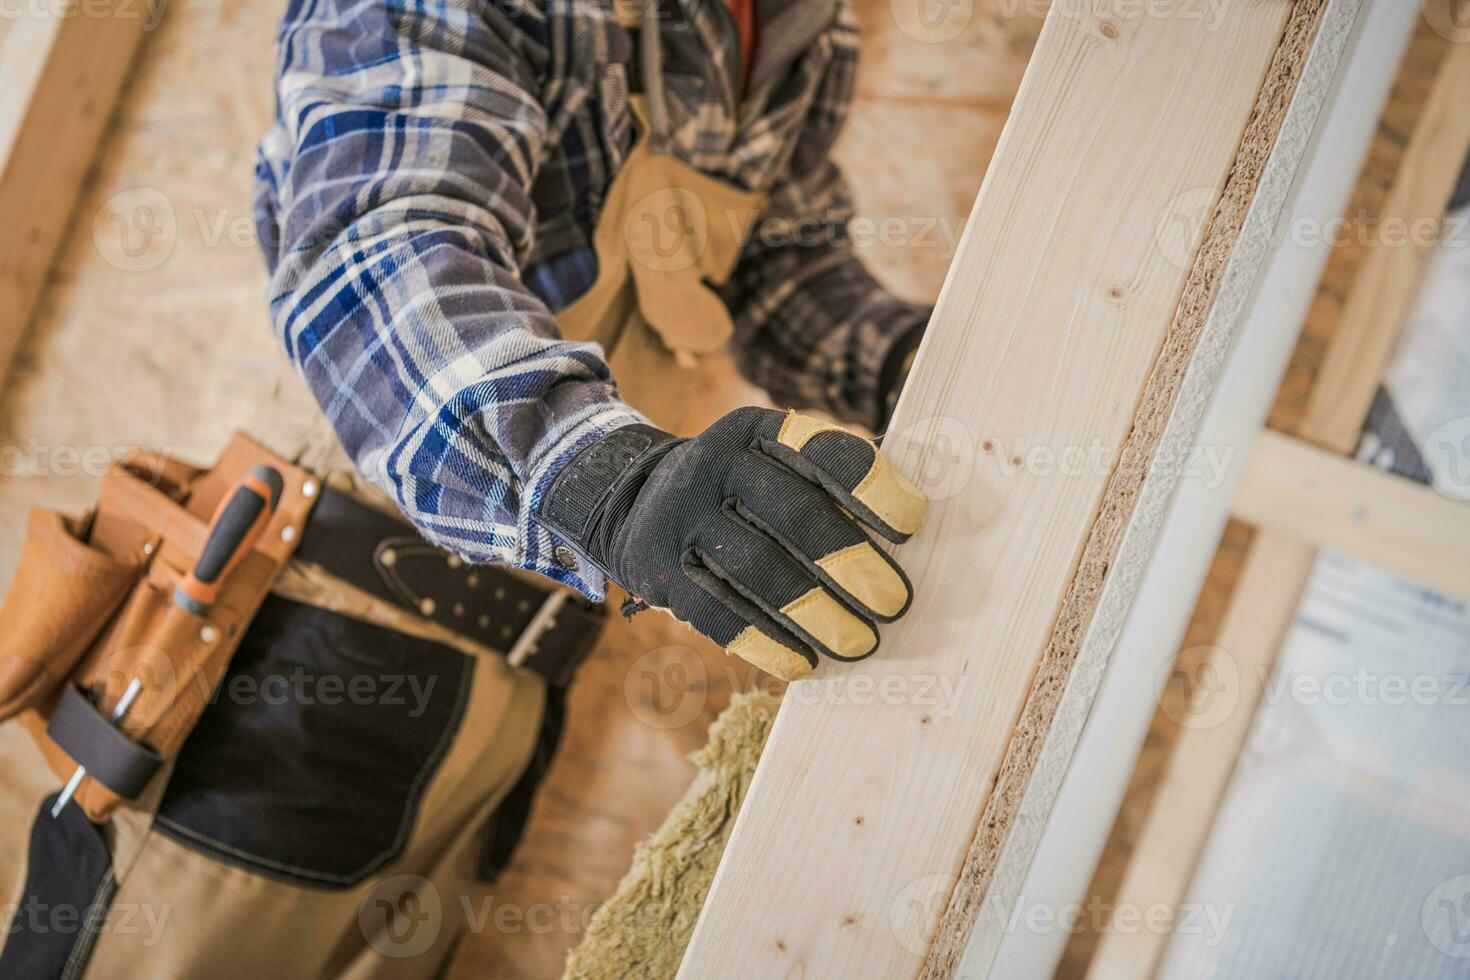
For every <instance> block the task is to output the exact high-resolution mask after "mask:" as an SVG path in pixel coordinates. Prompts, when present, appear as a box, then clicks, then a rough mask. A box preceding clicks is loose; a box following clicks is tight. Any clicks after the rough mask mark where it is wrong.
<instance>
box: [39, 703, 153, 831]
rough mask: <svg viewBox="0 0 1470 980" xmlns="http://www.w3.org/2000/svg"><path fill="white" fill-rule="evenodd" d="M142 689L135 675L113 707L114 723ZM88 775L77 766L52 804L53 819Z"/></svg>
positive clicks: (129, 706)
mask: <svg viewBox="0 0 1470 980" xmlns="http://www.w3.org/2000/svg"><path fill="white" fill-rule="evenodd" d="M142 690H143V681H142V680H140V679H139V678H137V677H134V678H133V682H132V683H131V684H129V685H128V689H127V690H126V691H124V692H123V696H122V697H120V698H118V700H117V706H116V707H115V708H113V709H112V714H111V716H110V717H111V719H112V723H113V725H117V724H118V723H119V722H121V721H122V720H123V717H124V716H125V715H127V713H128V709H129V708H131V707H132V706H133V702H134V701H136V700H138V692H140V691H142ZM86 776H87V767H86V766H77V768H76V770H75V771H74V772H73V773H72V774H71V778H70V779H68V780H67V781H66V785H65V786H63V787H62V788H61V794H60V795H59V796H57V797H56V802H55V803H53V804H51V816H52V818H53V819H54V818H56V817H58V816H60V815H61V811H62V810H64V809H66V805H67V804H68V803H70V802H71V798H72V797H73V796H74V795H76V791H77V787H78V786H80V785H82V780H83V779H85V778H86Z"/></svg>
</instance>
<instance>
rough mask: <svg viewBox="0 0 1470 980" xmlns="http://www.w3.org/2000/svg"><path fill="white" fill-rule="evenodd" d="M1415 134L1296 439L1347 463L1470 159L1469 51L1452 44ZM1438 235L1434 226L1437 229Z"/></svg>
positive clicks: (1385, 203) (1373, 230)
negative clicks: (1431, 230) (1429, 228)
mask: <svg viewBox="0 0 1470 980" xmlns="http://www.w3.org/2000/svg"><path fill="white" fill-rule="evenodd" d="M1449 48H1450V49H1449V51H1448V53H1446V55H1445V58H1444V61H1443V62H1442V64H1441V66H1440V70H1439V75H1438V77H1437V78H1436V80H1435V83H1434V88H1433V89H1432V90H1431V91H1430V94H1429V100H1428V102H1427V103H1426V104H1425V106H1424V112H1423V114H1422V115H1421V116H1420V118H1419V122H1418V124H1417V126H1416V127H1415V129H1414V134H1413V136H1412V137H1411V139H1410V142H1409V146H1408V149H1407V150H1406V151H1405V153H1404V159H1403V163H1402V164H1401V165H1400V167H1399V171H1398V173H1397V175H1396V176H1395V178H1394V183H1393V189H1392V190H1390V191H1389V195H1388V198H1387V200H1386V201H1385V202H1384V207H1383V213H1382V215H1381V220H1380V222H1379V223H1378V225H1377V227H1376V228H1373V229H1370V232H1371V233H1372V234H1374V235H1375V236H1378V237H1376V238H1375V239H1374V240H1373V241H1371V242H1370V243H1369V245H1368V250H1367V256H1366V257H1365V258H1364V260H1363V263H1362V267H1361V268H1360V269H1359V271H1358V274H1357V276H1356V278H1355V279H1354V281H1353V284H1352V287H1351V289H1352V292H1351V293H1350V294H1349V296H1348V299H1347V304H1346V306H1345V308H1344V310H1343V315H1342V319H1341V320H1340V321H1339V322H1338V324H1337V328H1336V330H1335V331H1334V332H1333V335H1332V340H1331V344H1330V346H1329V347H1328V350H1327V354H1326V356H1325V358H1324V359H1323V361H1322V366H1321V369H1320V372H1319V374H1318V376H1317V383H1316V384H1315V385H1314V386H1313V388H1312V395H1311V398H1310V400H1309V401H1308V403H1307V409H1306V413H1305V414H1304V416H1303V418H1302V420H1301V423H1300V426H1299V428H1298V430H1297V431H1298V432H1299V433H1300V435H1301V436H1302V437H1303V438H1305V439H1310V440H1311V441H1312V442H1315V443H1317V444H1318V445H1319V446H1323V447H1324V448H1327V449H1331V450H1334V451H1335V452H1339V453H1350V452H1352V451H1353V448H1354V447H1355V446H1356V445H1357V443H1358V435H1359V433H1360V432H1361V431H1362V428H1363V419H1364V417H1366V416H1367V414H1368V407H1369V405H1370V404H1372V401H1373V393H1374V392H1375V391H1376V390H1377V388H1378V382H1379V380H1380V379H1381V378H1382V377H1383V374H1384V372H1385V371H1386V370H1387V369H1388V360H1389V357H1390V356H1391V355H1392V354H1393V348H1394V343H1395V342H1396V341H1397V339H1398V335H1399V330H1400V329H1401V328H1402V326H1403V323H1404V319H1405V318H1406V317H1407V316H1408V313H1409V307H1410V305H1411V304H1412V303H1413V301H1414V296H1415V294H1416V293H1417V292H1418V289H1419V280H1420V276H1421V274H1422V272H1423V270H1424V260H1425V258H1426V256H1427V255H1428V254H1429V250H1430V248H1431V247H1432V246H1433V242H1434V238H1436V237H1437V235H1430V234H1426V219H1427V220H1428V221H1429V222H1438V221H1439V220H1440V219H1441V218H1442V217H1443V216H1444V211H1445V205H1446V204H1447V203H1448V201H1449V199H1450V194H1451V192H1452V191H1453V189H1454V186H1455V181H1456V179H1457V178H1458V177H1459V175H1460V170H1461V168H1462V167H1463V166H1464V164H1465V159H1466V156H1467V154H1470V112H1467V111H1466V108H1465V94H1466V93H1467V92H1470V44H1463V43H1462V44H1451V45H1450V46H1449ZM1435 227H1436V228H1437V227H1438V226H1437V225H1435Z"/></svg>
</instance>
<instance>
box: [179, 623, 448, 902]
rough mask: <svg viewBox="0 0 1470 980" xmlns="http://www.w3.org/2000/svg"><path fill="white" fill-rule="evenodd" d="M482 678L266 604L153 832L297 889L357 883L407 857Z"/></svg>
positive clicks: (373, 629) (418, 646)
mask: <svg viewBox="0 0 1470 980" xmlns="http://www.w3.org/2000/svg"><path fill="white" fill-rule="evenodd" d="M474 666H475V665H474V661H473V660H472V659H471V658H469V657H467V656H465V655H463V654H461V653H459V652H457V651H455V650H451V649H449V648H447V647H442V646H439V645H438V644H435V643H431V642H428V641H425V640H420V639H416V638H412V637H407V636H403V635H402V634H399V633H395V632H392V631H391V630H386V629H382V628H380V627H377V626H373V625H370V624H368V623H363V622H359V621H357V620H353V619H347V618H345V617H342V616H338V615H336V614H334V613H330V612H327V611H325V610H322V609H318V608H316V607H314V606H308V605H303V604H301V603H296V602H291V601H290V600H287V599H282V598H279V597H276V596H271V597H270V598H268V599H267V600H266V602H265V604H264V605H263V606H262V607H261V610H260V612H259V613H258V614H257V616H256V618H255V620H254V621H253V622H252V624H251V626H250V629H249V631H248V632H247V633H246V635H245V637H244V638H243V640H242V641H241V644H240V647H239V649H238V650H237V651H236V653H235V656H234V659H233V661H232V662H231V664H230V668H229V671H228V672H227V673H226V675H225V677H224V679H223V680H222V681H221V683H220V684H219V686H218V688H217V689H216V690H215V692H214V694H213V697H212V700H211V703H210V704H209V705H208V707H206V708H205V710H204V714H203V715H202V716H201V717H200V719H199V724H198V726H197V727H196V728H195V729H194V731H193V732H192V733H191V734H190V736H189V739H188V741H186V742H185V743H184V747H183V749H182V751H181V752H180V754H179V757H178V762H177V764H176V766H175V768H174V771H173V774H172V776H171V778H170V780H169V785H168V788H167V790H166V791H165V793H164V797H163V801H162V803H161V804H160V807H159V811H158V818H157V829H158V830H159V832H161V833H163V834H165V835H167V836H169V837H172V838H173V839H175V840H177V841H178V842H179V843H181V844H184V845H185V846H188V847H191V848H194V849H196V850H200V851H203V852H205V853H207V854H209V855H211V856H212V857H215V858H217V859H218V860H221V861H224V862H226V863H230V864H234V865H237V866H239V867H243V868H245V869H247V870H251V871H254V872H257V873H260V874H264V875H268V876H270V877H274V878H277V879H281V880H286V881H289V882H292V883H296V884H307V885H315V886H318V887H326V888H348V887H351V886H352V885H355V884H357V883H358V882H361V881H362V880H364V879H365V878H367V877H368V876H369V875H371V874H372V873H373V872H374V871H376V870H377V869H379V868H381V867H382V866H384V865H385V864H387V863H388V862H390V861H392V860H393V859H394V858H395V857H397V856H398V855H399V854H400V853H402V851H403V849H404V847H405V846H406V844H407V842H408V838H409V834H410V832H411V831H412V828H413V825H414V822H415V819H416V816H417V813H418V807H419V804H420V802H421V798H422V794H423V792H424V790H425V789H426V787H427V786H428V783H429V781H430V779H431V778H432V776H433V775H434V772H435V771H436V770H437V768H438V766H439V764H440V762H441V761H442V760H443V757H444V754H445V752H446V751H447V750H448V748H449V746H450V744H451V743H452V742H453V740H454V736H455V733H456V732H457V730H458V728H459V725H460V722H461V720H462V718H463V715H464V711H465V703H466V699H467V697H468V693H469V690H470V681H471V677H472V672H473V670H474Z"/></svg>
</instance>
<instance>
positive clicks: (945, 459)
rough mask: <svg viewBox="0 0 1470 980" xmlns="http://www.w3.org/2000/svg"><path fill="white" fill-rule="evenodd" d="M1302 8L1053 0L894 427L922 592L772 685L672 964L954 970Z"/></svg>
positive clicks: (845, 971)
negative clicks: (1181, 8) (1105, 8)
mask: <svg viewBox="0 0 1470 980" xmlns="http://www.w3.org/2000/svg"><path fill="white" fill-rule="evenodd" d="M1321 9H1322V4H1321V3H1318V2H1310V0H1303V2H1302V3H1298V4H1294V5H1293V4H1285V3H1268V4H1258V3H1247V2H1235V3H1229V4H1227V5H1226V6H1225V7H1224V8H1223V10H1222V16H1221V19H1220V21H1219V22H1218V23H1214V24H1210V25H1208V27H1207V26H1206V25H1205V24H1203V23H1201V22H1199V21H1198V20H1188V19H1184V18H1178V17H1156V16H1149V15H1148V14H1146V13H1144V12H1142V11H1140V12H1139V13H1138V16H1136V17H1132V18H1113V19H1107V18H1099V17H1096V16H1093V15H1091V14H1085V13H1083V12H1081V11H1080V10H1079V9H1077V8H1076V7H1072V6H1070V5H1069V6H1067V7H1066V8H1065V9H1062V8H1054V9H1053V12H1052V14H1051V16H1050V17H1049V19H1048V21H1047V23H1046V25H1045V27H1044V28H1043V31H1042V34H1041V37H1040V40H1039V42H1038V46H1037V51H1036V54H1035V55H1034V56H1033V59H1032V62H1031V66H1030V68H1029V69H1028V71H1027V75H1026V77H1025V80H1024V81H1023V83H1022V86H1021V90H1020V93H1019V95H1018V98H1017V102H1016V105H1015V108H1014V109H1013V112H1012V116H1011V120H1010V122H1009V123H1008V125H1007V128H1006V130H1005V133H1004V134H1003V136H1002V139H1001V143H1000V146H999V147H998V149H997V152H996V157H995V160H994V162H993V164H992V167H991V170H990V171H989V173H988V174H987V175H986V179H985V183H984V186H983V187H982V189H981V192H980V196H979V198H978V200H977V202H976V206H975V208H974V211H973V212H972V215H971V219H970V223H969V225H968V228H967V231H966V233H965V236H964V238H963V240H962V243H961V246H960V249H959V252H958V255H957V258H956V261H955V262H954V264H953V266H952V267H951V270H950V274H949V277H948V279H947V281H946V285H945V288H944V290H943V291H942V293H941V296H940V300H939V304H938V307H937V309H936V312H935V315H934V319H933V321H932V324H931V329H930V331H929V336H928V338H927V339H926V341H925V346H924V348H923V350H922V351H921V352H920V355H919V358H918V361H917V363H916V366H915V370H914V374H913V375H912V376H911V380H910V383H909V385H908V386H907V388H906V389H905V394H904V399H903V401H902V403H901V404H900V406H899V409H898V413H897V416H896V419H895V425H894V426H893V428H892V430H891V431H890V434H889V436H888V440H887V442H886V443H885V445H886V447H887V448H888V449H889V451H890V452H891V453H893V454H894V456H895V457H896V458H897V460H898V461H899V463H900V465H901V466H902V467H903V468H904V469H905V470H906V471H908V472H910V473H911V474H915V475H916V476H917V477H918V479H919V480H920V482H921V483H922V484H923V485H924V486H925V488H926V490H928V491H929V492H930V494H931V497H933V498H934V506H933V509H932V511H931V516H930V521H929V524H928V526H927V527H926V528H925V530H924V531H923V532H921V533H920V535H918V536H916V538H915V539H914V540H913V541H912V542H911V543H910V544H908V545H907V546H905V547H904V548H903V549H902V553H901V555H900V558H901V559H902V560H903V561H904V563H905V565H906V566H907V568H908V569H909V571H910V574H911V575H912V576H913V578H914V581H915V585H916V589H917V593H918V595H917V599H916V601H915V605H914V608H913V610H912V611H911V612H910V614H909V615H908V616H907V617H906V618H905V619H904V620H903V621H901V622H900V623H897V624H894V625H893V626H890V627H887V628H886V629H885V630H884V631H883V633H884V635H883V645H884V649H883V650H882V651H880V653H879V655H878V656H877V657H876V658H873V659H870V660H868V661H864V662H862V663H859V664H854V665H843V666H841V667H827V668H825V669H824V670H823V672H822V673H821V674H820V675H819V676H818V677H816V678H813V679H810V680H808V681H804V682H802V684H803V685H804V686H803V688H802V689H801V696H800V697H796V698H792V697H788V698H787V699H786V702H785V703H784V705H783V707H782V710H781V714H780V716H779V718H778V720H777V723H776V726H775V729H774V731H773V734H772V737H771V741H770V743H769V744H768V745H767V748H766V751H765V754H764V756H763V757H762V761H761V765H760V769H759V770H758V772H757V775H756V778H755V782H754V784H753V785H752V788H751V793H750V796H749V798H748V799H747V802H746V804H745V807H744V808H743V810H742V812H741V815H740V817H739V820H738V822H737V825H736V828H735V831H734V834H733V836H732V839H731V841H730V845H729V847H728V848H727V850H726V854H725V859H724V862H723V864H722V866H721V869H720V872H719V874H718V876H717V877H716V880H715V883H714V886H713V888H712V890H711V894H710V896H709V899H708V900H707V902H706V904H705V907H704V911H703V914H702V916H701V918H700V922H699V925H698V927H697V929H696V931H695V935H694V937H693V940H692V942H691V945H690V948H689V951H688V953H687V954H686V958H685V961H684V964H683V967H682V970H681V976H687V977H699V978H701V980H703V978H705V977H717V976H750V975H761V976H764V975H790V974H793V973H801V974H805V975H816V976H836V975H864V976H904V975H913V974H915V973H918V972H919V971H920V970H921V969H927V970H928V971H930V972H932V973H940V974H942V973H945V972H947V971H948V970H949V969H950V968H952V965H953V961H954V959H955V958H957V956H958V954H959V945H957V944H956V938H957V939H958V943H959V944H962V943H963V941H964V938H965V935H966V934H967V929H966V916H967V914H969V911H968V910H969V909H971V908H972V907H973V906H972V903H974V902H977V901H978V898H979V895H980V894H981V893H983V890H984V878H983V874H982V875H979V876H977V875H969V874H967V875H966V876H965V877H964V878H963V879H961V878H960V877H959V875H960V871H961V867H962V865H964V864H965V863H966V856H967V854H971V855H972V858H971V861H970V864H971V866H975V865H977V864H978V865H980V866H982V867H983V859H979V860H977V859H976V858H974V857H973V855H974V854H983V852H984V850H985V848H986V847H987V846H988V845H987V844H986V843H984V842H985V841H986V840H987V835H986V834H982V835H980V836H979V837H977V834H976V831H977V827H978V826H980V824H981V823H982V814H984V813H986V807H987V802H988V801H989V800H991V799H995V798H996V797H993V796H992V795H991V791H992V789H993V788H994V786H995V781H996V779H997V776H998V775H999V774H1000V773H1002V771H1008V772H1009V773H1010V774H1011V776H1012V778H1014V779H1015V780H1016V781H1018V783H1019V784H1020V785H1024V775H1025V773H1024V768H1025V759H1026V752H1027V751H1028V743H1030V742H1034V741H1035V740H1038V739H1039V738H1040V737H1042V736H1043V735H1044V734H1045V729H1046V724H1047V721H1048V720H1049V716H1048V714H1047V711H1048V708H1049V706H1053V705H1054V703H1055V702H1054V696H1055V694H1056V693H1058V691H1057V689H1058V688H1059V687H1060V684H1061V682H1064V681H1065V677H1066V669H1067V666H1068V663H1069V661H1068V657H1069V656H1070V654H1071V653H1073V652H1075V647H1074V646H1071V639H1070V638H1072V637H1074V636H1075V635H1076V634H1077V633H1079V632H1080V631H1082V630H1083V629H1085V626H1086V623H1087V619H1088V617H1089V615H1090V610H1091V608H1092V604H1093V603H1095V598H1096V593H1097V589H1098V588H1100V586H1101V585H1102V582H1103V580H1104V579H1105V578H1106V574H1107V566H1108V554H1107V553H1106V552H1107V547H1108V546H1109V545H1111V546H1114V547H1115V546H1116V540H1117V539H1116V536H1115V532H1114V530H1113V529H1114V528H1115V527H1118V526H1122V525H1125V524H1126V523H1127V520H1128V516H1129V514H1130V513H1131V511H1132V507H1133V503H1134V500H1135V499H1136V494H1137V491H1138V487H1139V483H1140V482H1141V481H1142V479H1143V477H1144V474H1145V472H1146V471H1147V469H1148V468H1149V465H1150V464H1151V462H1152V461H1153V458H1154V457H1153V448H1154V446H1155V445H1156V444H1157V438H1158V429H1159V427H1160V426H1161V425H1162V424H1163V422H1165V421H1166V420H1167V419H1168V417H1169V414H1170V409H1171V407H1172V400H1173V397H1174V394H1175V393H1176V392H1177V390H1178V388H1177V386H1178V382H1179V377H1180V375H1181V374H1182V373H1183V371H1184V369H1185V368H1186V367H1187V365H1188V362H1189V358H1190V355H1191V353H1192V351H1193V343H1194V339H1195V338H1196V337H1197V336H1198V331H1199V329H1200V327H1201V325H1202V321H1203V319H1204V316H1205V314H1207V313H1208V311H1209V308H1210V305H1211V300H1212V298H1213V294H1214V290H1215V288H1216V286H1217V285H1218V282H1219V277H1220V275H1221V274H1222V272H1223V270H1224V266H1225V265H1226V263H1227V262H1228V260H1229V259H1230V258H1231V255H1232V253H1233V245H1234V241H1233V237H1234V232H1235V231H1236V230H1238V228H1239V220H1240V214H1239V212H1240V211H1241V210H1243V209H1244V208H1245V207H1246V206H1247V205H1248V204H1249V202H1250V200H1251V198H1252V196H1253V193H1254V189H1255V181H1256V180H1257V179H1258V178H1259V176H1260V172H1261V168H1262V166H1263V165H1264V163H1265V161H1266V158H1267V157H1268V155H1269V151H1270V149H1271V147H1272V145H1273V142H1274V137H1275V134H1276V132H1277V127H1278V126H1279V124H1280V120H1281V116H1282V114H1283V113H1284V111H1285V108H1286V106H1287V104H1288V103H1289V101H1290V98H1291V95H1292V92H1293V89H1294V83H1295V79H1296V77H1297V73H1298V71H1299V69H1300V67H1301V64H1302V61H1303V60H1304V58H1305V53H1306V49H1307V47H1308V46H1309V44H1310V41H1311V39H1312V38H1313V37H1314V35H1315V26H1316V23H1317V15H1318V14H1319V13H1320V11H1321ZM1288 26H1290V29H1289V30H1288ZM1278 50H1281V51H1284V52H1285V54H1284V55H1283V56H1281V57H1277V52H1278ZM1258 96H1259V97H1260V98H1259V100H1258ZM1258 101H1259V104H1258ZM1243 137H1244V139H1243ZM1233 174H1234V175H1236V176H1237V177H1238V180H1236V181H1235V182H1232V183H1229V184H1228V183H1227V182H1228V181H1229V180H1230V178H1231V177H1232V175H1233ZM1287 180H1288V182H1289V174H1288V175H1287ZM1130 434H1132V435H1130ZM1150 440H1153V441H1152V442H1151V441H1150ZM1086 460H1091V462H1090V463H1089V462H1086ZM1100 511H1102V512H1103V513H1102V516H1101V520H1099V513H1100ZM1097 527H1103V528H1104V530H1103V531H1101V532H1095V528H1097ZM1089 540H1092V541H1094V542H1101V543H1102V546H1101V547H1094V548H1093V549H1092V550H1091V551H1090V552H1089V550H1088V545H1089ZM1084 552H1088V558H1089V559H1090V560H1089V561H1088V562H1087V563H1085V564H1083V565H1081V566H1080V571H1079V562H1081V561H1082V559H1083V556H1084ZM1064 604H1066V606H1067V613H1066V617H1067V618H1066V620H1065V621H1064V622H1063V624H1062V625H1061V626H1060V628H1059V629H1058V623H1059V613H1060V612H1061V611H1062V610H1063V608H1064ZM1054 630H1055V631H1056V632H1054ZM1054 636H1060V637H1062V639H1061V640H1060V642H1055V643H1054ZM1069 647H1070V649H1069ZM1039 665H1044V666H1045V668H1046V669H1045V670H1044V671H1043V672H1042V673H1041V674H1038V666H1039ZM1034 683H1035V684H1040V685H1041V687H1040V688H1036V687H1034V686H1033V684H1034ZM936 689H943V690H947V691H950V692H953V693H954V694H955V695H956V696H955V697H953V698H951V699H946V700H936V699H934V698H933V692H934V691H935V690H936ZM862 692H867V693H864V694H863V696H861V697H859V696H858V695H859V693H862ZM1028 702H1029V703H1030V704H1031V705H1032V710H1031V711H1030V712H1029V713H1028V715H1027V724H1032V723H1034V727H1030V728H1026V727H1025V726H1022V727H1023V730H1022V731H1020V732H1019V733H1018V731H1017V725H1018V722H1019V721H1020V720H1021V718H1022V711H1023V709H1025V708H1026V706H1027V704H1028ZM941 707H942V708H943V709H944V710H939V709H940V708H941ZM1013 735H1014V736H1015V738H1014V739H1013ZM1008 754H1009V757H1010V759H1011V762H1012V765H1011V768H1010V769H1009V770H1003V764H1004V763H1005V762H1006V760H1007V758H1008ZM1013 813H1014V811H1013V809H1011V808H1010V803H1009V802H1007V801H1002V803H1001V805H1000V806H999V807H998V808H994V809H992V810H991V811H990V816H988V817H986V818H985V819H986V820H987V821H989V822H988V824H987V827H990V826H993V827H996V828H999V829H1000V830H1001V831H1002V832H1003V830H1004V829H1005V826H1006V824H1007V823H1008V821H1009V820H1010V818H1011V817H1012V816H1013ZM977 840H978V841H981V842H982V843H981V844H980V845H979V850H978V851H972V844H973V843H974V842H976V841H977ZM957 883H959V884H960V888H959V889H958V892H956V884H957ZM951 893H955V894H956V896H957V897H956V900H955V902H954V903H952V902H951ZM947 908H949V909H953V910H955V911H954V912H953V913H952V914H950V915H949V916H948V917H947V919H946V928H945V930H944V932H943V935H944V936H946V937H947V939H946V940H945V941H944V943H942V944H940V945H938V946H936V947H935V948H934V950H931V948H930V946H931V941H932V940H933V938H934V936H935V933H936V927H937V923H938V920H939V919H940V918H941V917H944V912H945V910H946V909H947ZM926 962H927V966H926Z"/></svg>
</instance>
